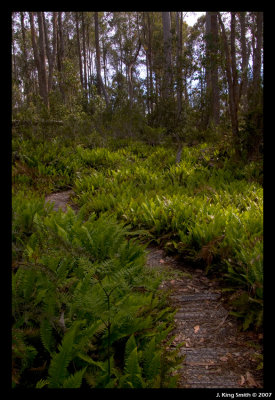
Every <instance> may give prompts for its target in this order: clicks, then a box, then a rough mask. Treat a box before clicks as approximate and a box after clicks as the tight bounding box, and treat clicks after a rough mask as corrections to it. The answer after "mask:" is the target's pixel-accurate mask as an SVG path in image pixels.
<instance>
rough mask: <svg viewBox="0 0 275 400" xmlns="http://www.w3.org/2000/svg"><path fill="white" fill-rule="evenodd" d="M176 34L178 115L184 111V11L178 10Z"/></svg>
mask: <svg viewBox="0 0 275 400" xmlns="http://www.w3.org/2000/svg"><path fill="white" fill-rule="evenodd" d="M176 34H177V58H176V64H177V65H176V67H177V117H178V118H179V117H180V114H181V111H182V86H183V85H182V67H181V59H182V12H176Z"/></svg>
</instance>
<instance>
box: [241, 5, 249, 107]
mask: <svg viewBox="0 0 275 400" xmlns="http://www.w3.org/2000/svg"><path fill="white" fill-rule="evenodd" d="M239 19H240V26H241V53H242V65H241V69H242V72H241V74H242V80H241V84H240V90H239V102H242V104H243V108H244V111H245V112H246V111H247V106H248V101H247V89H248V77H247V68H248V58H249V57H248V50H247V46H246V13H245V12H240V13H239Z"/></svg>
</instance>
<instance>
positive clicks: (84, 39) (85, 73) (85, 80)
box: [81, 12, 87, 93]
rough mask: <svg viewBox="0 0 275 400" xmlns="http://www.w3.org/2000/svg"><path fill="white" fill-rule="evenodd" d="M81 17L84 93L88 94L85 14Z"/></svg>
mask: <svg viewBox="0 0 275 400" xmlns="http://www.w3.org/2000/svg"><path fill="white" fill-rule="evenodd" d="M81 17H82V39H83V64H84V79H83V83H84V91H85V93H86V90H87V69H86V65H87V62H86V35H85V23H84V13H83V12H82V13H81Z"/></svg>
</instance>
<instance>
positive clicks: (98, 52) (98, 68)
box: [94, 11, 109, 106]
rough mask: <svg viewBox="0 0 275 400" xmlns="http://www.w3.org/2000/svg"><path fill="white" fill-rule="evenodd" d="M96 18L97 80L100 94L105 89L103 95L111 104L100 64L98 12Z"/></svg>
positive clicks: (95, 14)
mask: <svg viewBox="0 0 275 400" xmlns="http://www.w3.org/2000/svg"><path fill="white" fill-rule="evenodd" d="M94 18H95V47H96V71H97V80H98V94H99V95H100V94H101V90H102V91H103V95H104V97H105V101H106V105H107V106H108V105H109V97H108V94H107V92H106V89H105V86H104V84H103V81H102V77H101V66H100V47H99V33H98V12H97V11H95V13H94Z"/></svg>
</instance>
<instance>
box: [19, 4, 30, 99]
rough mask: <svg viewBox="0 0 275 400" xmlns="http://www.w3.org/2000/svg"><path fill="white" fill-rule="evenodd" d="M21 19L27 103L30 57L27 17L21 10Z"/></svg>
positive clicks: (27, 97)
mask: <svg viewBox="0 0 275 400" xmlns="http://www.w3.org/2000/svg"><path fill="white" fill-rule="evenodd" d="M20 21H21V34H22V51H23V58H24V61H23V62H24V64H23V65H24V67H23V71H24V72H23V75H24V94H25V96H26V101H27V104H29V102H30V98H29V97H30V74H29V66H28V57H27V48H26V28H25V17H24V12H23V11H21V12H20Z"/></svg>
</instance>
